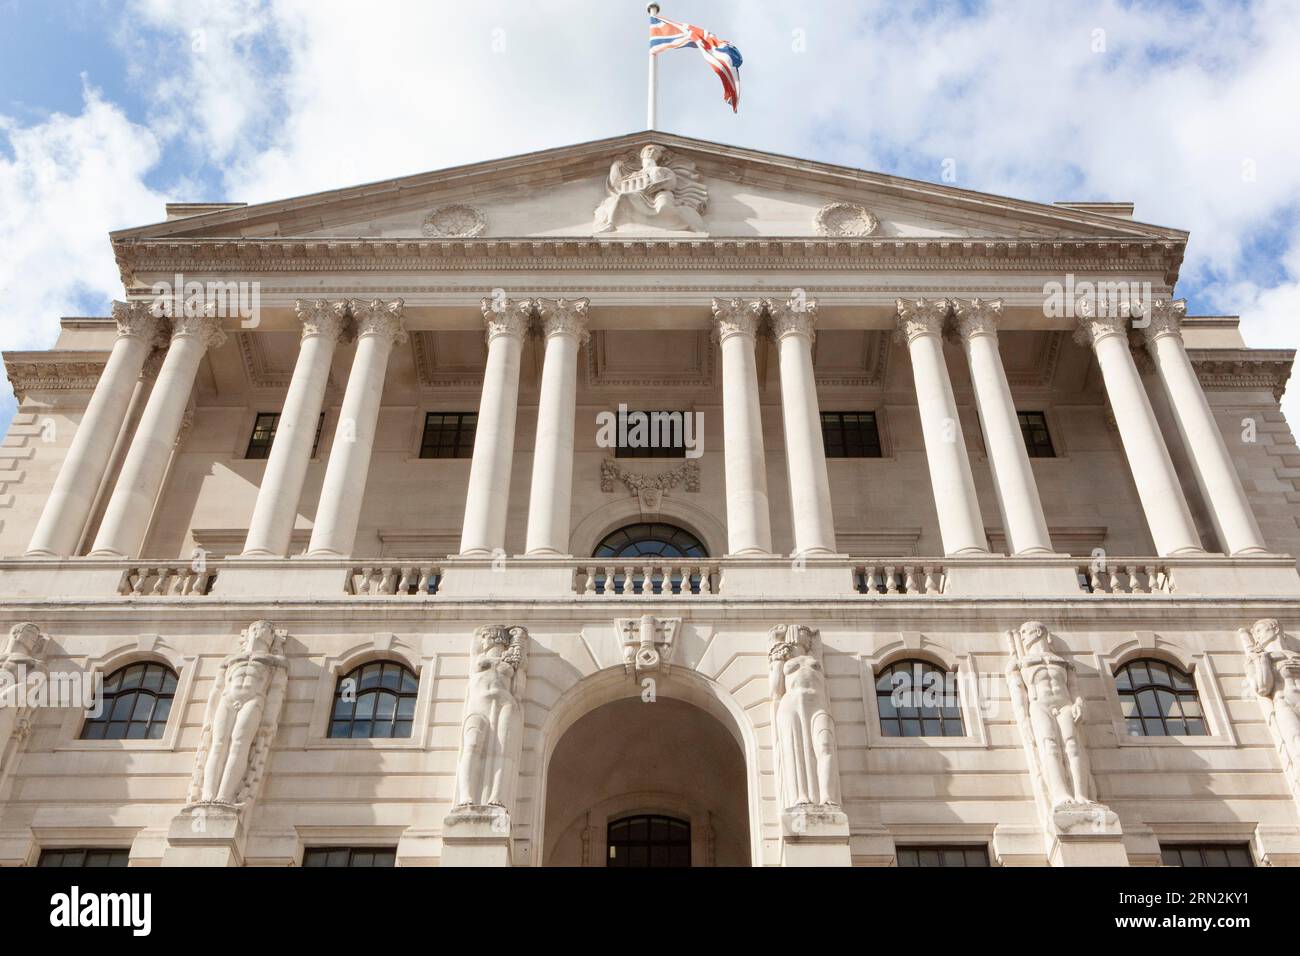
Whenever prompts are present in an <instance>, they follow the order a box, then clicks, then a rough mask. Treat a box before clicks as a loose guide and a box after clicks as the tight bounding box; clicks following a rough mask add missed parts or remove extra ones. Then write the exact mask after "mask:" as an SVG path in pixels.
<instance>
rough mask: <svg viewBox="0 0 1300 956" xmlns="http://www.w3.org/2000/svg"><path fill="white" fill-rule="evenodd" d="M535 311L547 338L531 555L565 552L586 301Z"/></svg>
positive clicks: (542, 304)
mask: <svg viewBox="0 0 1300 956" xmlns="http://www.w3.org/2000/svg"><path fill="white" fill-rule="evenodd" d="M537 313H538V315H539V316H540V318H541V321H542V330H543V334H544V335H545V339H546V356H545V359H544V364H543V366H542V389H541V398H540V400H539V401H538V404H537V440H536V442H535V444H534V450H533V482H532V489H531V491H530V494H529V497H528V538H527V542H526V550H527V553H528V554H530V555H558V554H568V552H569V525H570V521H571V520H572V516H571V514H570V512H571V510H572V507H573V430H574V417H575V415H576V414H577V401H578V348H579V346H580V345H581V344H582V343H583V342H585V341H586V340H587V300H586V299H538V300H537Z"/></svg>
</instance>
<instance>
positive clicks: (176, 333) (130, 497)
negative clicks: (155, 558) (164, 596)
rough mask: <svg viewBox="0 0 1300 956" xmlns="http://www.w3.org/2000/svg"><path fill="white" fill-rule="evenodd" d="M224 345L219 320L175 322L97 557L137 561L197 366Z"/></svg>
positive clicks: (110, 506)
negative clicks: (209, 350)
mask: <svg viewBox="0 0 1300 956" xmlns="http://www.w3.org/2000/svg"><path fill="white" fill-rule="evenodd" d="M209 311H210V310H209ZM225 341H226V333H225V332H223V331H222V330H221V322H220V320H219V319H217V318H215V317H213V316H211V315H181V316H177V317H175V318H173V319H172V337H171V344H170V345H169V346H168V348H167V357H166V358H164V359H163V364H162V368H161V369H159V371H158V380H157V381H156V382H155V383H154V387H153V391H152V392H150V393H149V401H148V402H147V403H146V404H145V407H144V414H142V415H141V416H140V424H139V425H138V426H137V427H136V430H135V438H134V439H132V441H131V448H130V450H129V451H128V452H127V453H126V460H125V461H123V462H122V471H121V473H120V474H119V475H118V477H117V485H116V486H115V487H114V488H113V496H112V497H111V498H110V499H109V501H108V507H107V508H106V509H105V511H104V520H103V521H101V522H100V524H99V534H97V535H96V536H95V544H94V547H93V548H92V550H91V552H90V553H91V554H92V555H93V556H96V557H115V558H126V557H131V558H134V557H139V554H140V549H141V547H143V545H144V536H145V533H146V532H147V531H148V527H147V525H148V522H149V515H150V514H151V513H152V511H153V507H154V502H155V501H156V500H157V498H158V492H159V490H160V489H161V488H162V482H163V476H164V475H165V474H166V472H167V462H168V461H169V460H170V458H171V453H172V450H173V449H174V448H175V447H176V437H177V435H178V434H179V433H180V429H181V421H182V419H184V417H185V408H186V406H187V405H188V404H189V401H190V392H192V391H193V390H194V379H195V377H196V376H197V375H198V372H199V364H200V363H201V362H202V361H203V356H204V355H206V354H207V351H208V349H210V348H219V347H220V346H221V345H222V343H224V342H225ZM108 434H109V435H110V436H112V435H116V434H117V429H116V428H115V427H114V428H109V429H108Z"/></svg>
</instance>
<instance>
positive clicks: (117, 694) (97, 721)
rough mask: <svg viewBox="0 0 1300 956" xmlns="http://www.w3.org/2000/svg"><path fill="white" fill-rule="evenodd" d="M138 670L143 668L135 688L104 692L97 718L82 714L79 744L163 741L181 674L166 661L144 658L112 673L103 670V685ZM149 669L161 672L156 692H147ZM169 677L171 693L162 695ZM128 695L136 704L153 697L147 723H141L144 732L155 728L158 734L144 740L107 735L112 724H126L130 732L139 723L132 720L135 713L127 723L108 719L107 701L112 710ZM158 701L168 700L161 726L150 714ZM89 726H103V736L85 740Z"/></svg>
mask: <svg viewBox="0 0 1300 956" xmlns="http://www.w3.org/2000/svg"><path fill="white" fill-rule="evenodd" d="M137 667H141V668H144V673H143V675H142V676H141V680H140V683H139V684H138V685H137V686H135V687H132V688H126V689H123V688H121V687H120V686H119V688H118V689H117V690H114V691H104V692H103V697H104V707H103V708H101V714H100V716H98V717H92V716H90V715H89V714H83V715H82V721H81V729H80V731H79V732H78V734H77V739H78V740H81V741H151V742H157V741H160V740H163V739H164V738H165V737H166V736H167V728H168V725H169V724H170V723H171V719H172V713H173V712H174V711H175V710H176V694H177V692H178V691H179V690H180V686H181V675H180V673H179V672H178V671H177V670H176V669H175V668H174V667H172V666H171V665H170V664H169V663H167V662H165V661H160V660H157V659H147V658H146V659H143V660H137V661H131V662H128V663H125V664H123V665H122V666H121V667H117V668H114V669H113V670H111V671H106V672H104V683H105V684H107V682H108V681H109V680H110V679H111V678H113V677H115V676H117V675H119V674H124V672H126V671H129V670H131V669H133V668H137ZM151 668H157V669H159V670H161V671H163V677H162V678H161V680H160V682H159V689H158V690H157V691H153V690H149V689H148V688H147V687H146V686H145V680H146V679H147V677H148V675H149V671H150V669H151ZM168 675H170V676H171V680H172V689H171V693H170V694H168V693H165V692H164V691H163V688H164V687H165V686H166V681H167V676H168ZM122 679H123V680H124V679H125V677H123V678H122ZM119 683H120V682H119ZM109 694H112V697H111V698H110V697H109ZM128 694H129V695H132V697H133V698H134V700H135V701H137V702H138V701H139V699H140V698H141V697H152V698H153V700H154V703H153V706H151V707H150V709H149V718H148V719H147V720H145V721H144V725H145V729H146V731H151V730H152V729H153V728H154V727H158V728H159V730H158V733H157V735H152V734H151V735H149V736H145V737H131V736H125V737H110V736H108V728H109V727H111V726H112V725H113V724H115V723H125V724H126V728H127V730H128V731H129V730H130V728H131V725H132V724H135V723H138V721H136V720H135V718H134V714H132V716H131V717H128V718H127V720H125V721H117V720H111V719H109V718H110V717H111V709H110V705H109V704H108V701H109V700H110V699H111V701H112V704H111V707H112V708H115V707H116V705H117V702H118V700H120V699H121V698H123V697H125V696H126V695H128ZM160 700H167V701H169V703H168V704H167V716H165V717H164V718H163V719H162V723H161V724H158V723H156V722H155V719H154V716H153V712H154V711H155V710H156V709H157V707H158V701H160ZM134 706H138V703H136V704H135V705H134ZM134 706H133V710H134ZM104 711H108V712H107V713H105V712H104ZM92 726H102V727H103V728H104V733H103V734H102V735H101V736H98V737H93V736H92V737H88V736H86V731H87V729H88V728H89V727H92Z"/></svg>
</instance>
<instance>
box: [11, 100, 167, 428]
mask: <svg viewBox="0 0 1300 956" xmlns="http://www.w3.org/2000/svg"><path fill="white" fill-rule="evenodd" d="M0 137H3V139H4V140H5V141H6V142H7V145H8V150H9V152H10V154H11V156H12V158H7V157H6V156H5V155H4V153H2V152H0V209H3V210H4V215H3V216H0V250H3V253H2V254H0V295H3V301H4V311H3V313H2V314H0V315H2V317H0V323H2V324H0V332H2V334H3V337H4V346H5V348H7V349H25V348H31V349H39V348H48V347H50V346H51V345H53V343H54V339H55V337H56V336H57V335H58V332H59V327H58V319H59V317H60V316H64V315H77V314H79V312H80V311H81V310H82V309H84V308H85V307H86V304H87V303H91V304H94V307H95V308H96V309H99V308H102V304H101V303H103V302H104V301H106V300H108V299H110V298H113V297H120V296H121V293H122V282H121V279H120V278H119V276H118V271H117V266H116V265H115V264H114V261H113V251H112V248H111V247H110V245H109V242H108V232H109V231H110V230H112V229H119V228H122V227H123V226H125V225H129V224H132V223H136V222H140V221H148V220H152V219H156V218H159V216H160V214H161V212H162V208H163V204H164V202H165V200H164V197H163V196H161V195H159V194H158V193H156V192H154V191H153V190H151V189H150V188H148V187H147V186H146V185H144V182H143V178H144V176H145V174H146V173H147V172H148V171H149V170H150V169H151V168H152V167H153V166H154V164H155V163H156V162H157V161H158V156H159V145H158V141H157V140H156V138H155V137H154V135H153V134H152V133H151V132H149V130H147V129H145V128H143V127H141V126H138V125H136V124H134V123H132V122H130V120H128V119H127V117H126V116H125V115H123V113H122V112H121V110H119V109H118V108H117V107H115V106H113V105H112V104H111V103H107V102H105V101H104V100H103V99H102V97H101V96H100V94H99V93H98V92H97V91H95V90H94V89H91V88H89V87H87V88H86V89H85V91H84V97H83V107H82V111H81V113H80V114H78V115H77V116H67V115H64V114H61V113H55V114H53V115H51V116H50V117H48V118H47V119H46V120H44V121H43V122H41V123H38V124H35V125H32V126H25V127H23V126H19V125H17V123H16V122H15V121H14V120H12V119H10V118H8V117H4V116H0ZM5 391H6V392H7V389H6V390H5ZM5 398H6V400H7V403H8V404H7V410H8V411H12V398H11V397H10V396H8V395H7V394H6V396H5ZM5 417H6V418H7V415H6V416H5Z"/></svg>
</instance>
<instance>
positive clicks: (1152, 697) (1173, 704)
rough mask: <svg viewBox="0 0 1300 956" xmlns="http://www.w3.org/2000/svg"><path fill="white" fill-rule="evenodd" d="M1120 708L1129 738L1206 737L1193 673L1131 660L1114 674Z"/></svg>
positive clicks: (1165, 665) (1151, 662)
mask: <svg viewBox="0 0 1300 956" xmlns="http://www.w3.org/2000/svg"><path fill="white" fill-rule="evenodd" d="M1115 689H1116V690H1117V691H1119V705H1120V709H1121V711H1122V713H1123V714H1124V720H1125V722H1126V723H1127V724H1128V732H1129V736H1130V737H1203V736H1205V735H1207V734H1208V733H1209V732H1208V731H1207V730H1206V728H1205V714H1204V712H1203V711H1202V709H1201V700H1200V698H1199V697H1198V696H1197V694H1196V684H1195V682H1194V681H1193V680H1192V677H1191V675H1190V674H1188V673H1186V672H1185V671H1182V670H1180V669H1179V668H1177V667H1175V666H1174V665H1173V664H1167V663H1165V662H1164V661H1158V660H1154V659H1143V660H1136V661H1130V662H1129V663H1128V664H1125V665H1124V666H1123V667H1121V668H1120V669H1119V670H1118V671H1116V672H1115Z"/></svg>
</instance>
